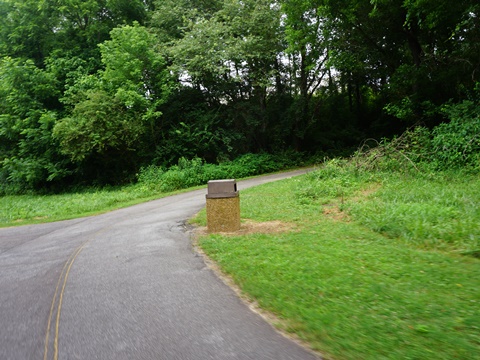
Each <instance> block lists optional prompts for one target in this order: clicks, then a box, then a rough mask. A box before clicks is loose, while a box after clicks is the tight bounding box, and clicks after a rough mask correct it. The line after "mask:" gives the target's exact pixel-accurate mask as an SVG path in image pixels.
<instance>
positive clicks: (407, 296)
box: [196, 163, 480, 360]
mask: <svg viewBox="0 0 480 360" xmlns="http://www.w3.org/2000/svg"><path fill="white" fill-rule="evenodd" d="M241 204H242V219H243V220H246V219H249V223H250V222H251V221H252V220H253V221H254V222H256V223H258V224H261V223H265V222H268V221H281V222H282V223H284V224H286V225H287V224H288V226H285V228H286V229H287V230H286V231H284V232H276V233H272V231H266V232H263V233H255V231H250V233H248V234H245V235H232V234H230V235H226V234H216V235H210V236H204V237H201V238H200V239H199V244H200V246H201V247H202V248H203V249H204V251H205V252H206V253H207V254H208V255H209V256H210V257H211V258H212V259H214V260H215V261H217V262H218V264H219V265H220V266H221V268H222V269H223V271H224V272H225V273H227V274H229V275H230V276H231V277H232V278H233V279H234V281H235V282H236V283H237V284H238V285H239V286H240V287H241V289H242V290H243V291H244V292H245V294H247V295H248V296H249V297H251V298H252V299H255V300H256V301H257V302H258V304H259V305H260V306H261V307H262V308H264V309H266V310H268V311H270V312H272V313H273V314H275V315H276V316H277V317H278V318H279V319H281V320H282V321H281V323H280V324H279V326H280V327H282V328H283V329H284V330H285V331H287V332H292V333H296V334H297V335H298V336H299V337H300V338H302V339H303V340H305V341H307V342H308V343H309V344H310V345H311V347H312V348H313V349H315V350H318V351H320V352H321V353H323V354H324V356H325V357H326V358H332V359H355V360H357V359H375V360H376V359H402V360H403V359H445V360H446V359H480V311H479V308H480V281H479V279H480V260H479V259H478V253H479V250H480V246H479V244H480V226H479V225H478V224H480V210H479V205H478V204H480V180H479V179H478V177H474V176H455V175H451V174H450V175H448V174H437V175H428V176H421V175H417V176H408V175H398V174H396V173H375V174H373V173H367V172H364V173H363V172H356V171H354V170H352V169H349V168H345V167H340V166H337V165H336V164H335V163H330V164H329V165H327V166H326V167H324V168H323V169H322V170H320V171H317V172H314V173H312V174H309V175H307V176H305V177H302V178H296V179H290V180H287V181H282V182H278V183H272V184H267V185H263V186H260V187H257V188H254V189H250V190H246V191H243V192H242V194H241ZM196 221H197V222H199V223H200V224H204V223H205V214H204V213H202V214H200V215H199V217H198V218H197V220H196ZM276 227H277V228H278V229H280V228H282V226H276ZM264 228H265V227H262V226H258V229H260V230H259V231H262V229H264ZM288 229H289V230H288Z"/></svg>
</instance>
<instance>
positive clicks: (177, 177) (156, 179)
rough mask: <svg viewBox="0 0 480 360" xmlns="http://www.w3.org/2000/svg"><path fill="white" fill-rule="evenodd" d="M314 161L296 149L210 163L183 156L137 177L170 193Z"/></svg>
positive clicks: (154, 167)
mask: <svg viewBox="0 0 480 360" xmlns="http://www.w3.org/2000/svg"><path fill="white" fill-rule="evenodd" d="M312 161H313V159H310V161H309V160H306V159H305V157H304V154H301V153H297V152H287V153H283V154H279V155H272V154H266V153H264V154H246V155H242V156H240V157H239V158H237V159H235V160H233V161H227V162H223V163H220V164H218V165H215V164H208V163H206V162H204V161H203V160H202V159H200V158H193V159H191V160H189V159H186V158H181V159H180V160H179V161H178V165H174V166H172V167H170V168H168V169H165V168H162V167H160V166H154V165H151V166H148V167H146V168H142V169H141V170H140V172H139V174H138V176H137V179H138V183H139V184H140V185H141V186H144V187H147V188H149V189H151V190H152V191H161V192H167V191H174V190H179V189H186V188H189V187H192V186H197V185H204V184H206V183H207V182H208V181H209V180H214V179H232V178H235V179H239V178H246V177H249V176H255V175H261V174H266V173H271V172H275V171H280V170H285V169H289V168H294V167H298V166H305V165H308V164H309V163H311V162H312Z"/></svg>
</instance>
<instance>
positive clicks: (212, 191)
mask: <svg viewBox="0 0 480 360" xmlns="http://www.w3.org/2000/svg"><path fill="white" fill-rule="evenodd" d="M237 196H238V190H237V181H236V180H235V179H225V180H210V181H209V182H208V193H207V199H220V198H231V197H237Z"/></svg>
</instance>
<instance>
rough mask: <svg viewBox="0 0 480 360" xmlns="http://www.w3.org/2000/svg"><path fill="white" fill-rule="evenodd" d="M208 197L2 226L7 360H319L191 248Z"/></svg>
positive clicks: (1, 348)
mask: <svg viewBox="0 0 480 360" xmlns="http://www.w3.org/2000/svg"><path fill="white" fill-rule="evenodd" d="M304 172H305V171H296V172H291V173H286V174H278V175H271V176H265V177H262V178H257V179H251V180H247V181H242V182H239V183H238V186H239V190H241V189H244V188H246V187H249V186H254V185H258V184H260V183H265V182H269V181H275V180H278V179H281V178H285V177H290V176H294V175H299V174H301V173H304ZM205 193H206V190H205V189H203V190H198V191H193V192H189V193H185V194H181V195H176V196H172V197H168V198H164V199H160V200H155V201H151V202H148V203H144V204H140V205H136V206H132V207H129V208H126V209H121V210H117V211H113V212H110V213H107V214H103V215H99V216H94V217H88V218H82V219H76V220H70V221H62V222H56V223H49V224H42V225H33V226H22V227H18V228H6V229H0V359H2V360H9V359H12V360H13V359H14V360H26V359H39V360H41V359H44V360H47V359H54V360H56V359H84V360H92V359H115V360H119V359H129V360H131V359H162V360H177V359H178V360H190V359H192V360H193V359H199V360H203V359H219V360H220V359H221V360H227V359H255V360H258V359H272V360H273V359H275V360H281V359H301V360H303V359H316V357H315V356H314V355H312V354H311V353H309V352H307V351H306V350H304V349H303V348H301V347H299V346H297V345H296V344H295V343H293V342H292V341H290V340H288V339H286V338H284V337H283V336H281V335H279V334H278V333H277V332H276V331H275V330H274V329H273V328H272V327H271V326H270V325H268V324H267V323H266V322H265V321H264V320H263V319H261V318H260V317H259V316H258V315H256V314H254V313H253V312H251V311H250V310H249V309H248V307H247V306H245V305H244V304H243V303H242V302H241V301H240V300H239V299H238V298H237V297H236V295H235V294H234V292H233V291H232V290H231V289H230V288H228V287H227V286H226V285H224V284H223V283H222V282H221V281H220V280H219V279H218V278H217V277H216V276H215V275H214V274H213V272H212V271H211V270H209V269H208V268H207V267H206V266H205V263H204V261H203V258H202V257H201V256H198V255H197V254H195V252H194V251H193V250H192V247H191V243H190V239H189V235H188V233H187V232H186V231H185V227H184V222H185V220H186V219H188V218H189V217H191V216H192V215H193V214H195V213H196V212H197V211H199V210H200V209H201V208H202V207H203V206H204V204H205Z"/></svg>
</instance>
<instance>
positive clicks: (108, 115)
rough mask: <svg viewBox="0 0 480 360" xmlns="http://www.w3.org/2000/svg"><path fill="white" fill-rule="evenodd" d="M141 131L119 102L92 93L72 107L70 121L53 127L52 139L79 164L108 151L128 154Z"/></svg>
mask: <svg viewBox="0 0 480 360" xmlns="http://www.w3.org/2000/svg"><path fill="white" fill-rule="evenodd" d="M144 131H145V127H144V126H143V123H142V121H141V120H140V121H139V119H135V118H134V117H133V116H131V115H130V114H129V113H128V111H127V109H126V108H125V107H124V106H123V104H122V103H121V102H120V101H119V100H116V99H112V98H111V97H110V96H109V95H108V94H107V93H105V92H103V91H92V92H89V93H87V99H86V100H85V101H82V102H80V103H78V104H77V105H76V106H75V109H74V110H73V113H72V117H69V118H64V119H62V120H60V121H58V122H57V123H56V125H55V128H54V129H53V136H54V137H55V138H56V139H58V141H59V143H60V147H61V151H62V152H63V153H64V154H65V155H68V156H69V157H70V158H71V159H72V160H73V161H75V162H80V161H83V160H84V159H85V158H87V157H90V156H92V155H94V154H105V153H107V152H108V151H109V150H111V149H113V150H120V151H128V150H129V149H130V148H131V147H132V146H134V144H135V142H136V141H137V140H138V138H139V137H140V136H141V134H142V132H144Z"/></svg>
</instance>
